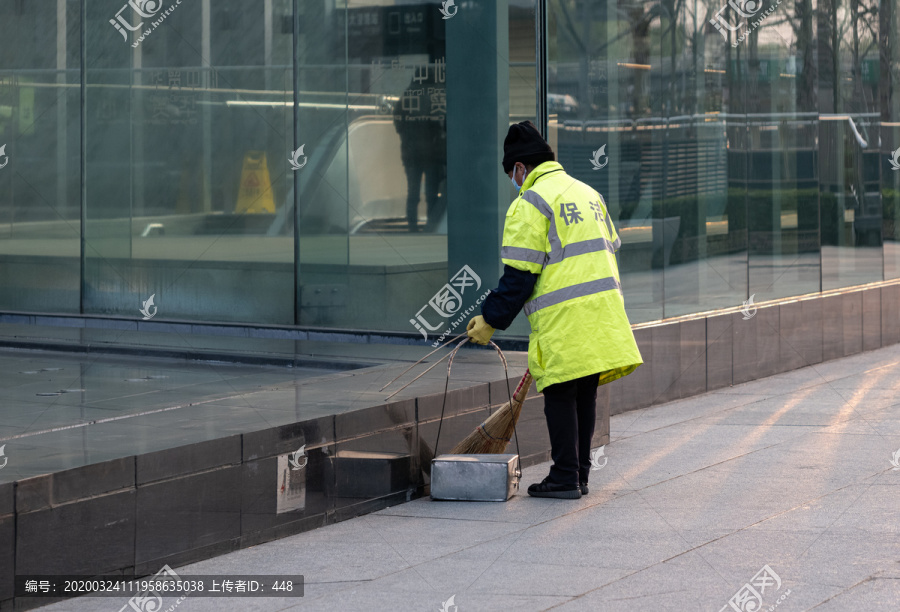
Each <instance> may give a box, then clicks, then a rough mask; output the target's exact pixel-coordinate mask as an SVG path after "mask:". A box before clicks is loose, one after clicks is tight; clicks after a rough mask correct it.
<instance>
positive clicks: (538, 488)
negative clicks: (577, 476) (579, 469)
mask: <svg viewBox="0 0 900 612" xmlns="http://www.w3.org/2000/svg"><path fill="white" fill-rule="evenodd" d="M528 494H529V495H531V496H532V497H555V498H557V499H581V489H580V488H579V487H578V485H566V484H556V483H555V482H550V477H549V476H548V477H547V478H544V480H543V481H541V482H540V483H534V484H533V485H531V486H530V487H528Z"/></svg>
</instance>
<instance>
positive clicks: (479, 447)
mask: <svg viewBox="0 0 900 612" xmlns="http://www.w3.org/2000/svg"><path fill="white" fill-rule="evenodd" d="M531 381H532V378H531V373H530V372H527V371H526V372H525V376H523V377H522V380H521V382H519V386H518V387H517V388H516V393H515V395H514V396H513V398H512V402H509V401H507V402H506V403H505V404H503V406H502V407H501V408H500V409H499V410H497V412H495V413H494V414H492V415H491V416H489V417H488V418H487V419H485V421H484V422H483V423H482V424H481V425H479V426H478V427H477V428H475V431H473V432H472V433H470V434H469V435H468V436H466V437H465V439H463V441H462V442H460V443H459V444H457V445H456V446H455V447H453V450H451V451H450V453H451V454H453V455H471V454H499V453H503V452H504V451H506V447H507V446H508V445H509V443H510V441H511V440H512V436H513V433H514V432H515V428H516V423H517V422H518V420H519V415H520V414H521V412H522V403H523V402H524V400H525V396H526V395H527V394H528V388H529V387H530V386H531Z"/></svg>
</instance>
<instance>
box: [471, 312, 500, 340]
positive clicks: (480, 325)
mask: <svg viewBox="0 0 900 612" xmlns="http://www.w3.org/2000/svg"><path fill="white" fill-rule="evenodd" d="M466 331H467V332H468V336H469V339H471V340H472V342H474V343H475V344H487V343H488V342H490V340H491V336H493V335H494V332H495V331H497V330H496V329H494V328H493V327H491V326H490V325H488V324H487V322H485V320H484V317H482V316H481V315H478V316H477V317H474V318H473V319H472V320H471V321H469V324H468V325H467V326H466Z"/></svg>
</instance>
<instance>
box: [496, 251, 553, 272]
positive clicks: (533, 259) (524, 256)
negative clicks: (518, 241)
mask: <svg viewBox="0 0 900 612" xmlns="http://www.w3.org/2000/svg"><path fill="white" fill-rule="evenodd" d="M500 258H501V259H514V260H515V261H527V262H529V263H536V264H537V265H539V266H541V267H544V266H546V265H547V263H546V262H547V254H546V253H544V252H543V251H536V250H534V249H525V248H522V247H513V246H505V247H503V248H502V249H500Z"/></svg>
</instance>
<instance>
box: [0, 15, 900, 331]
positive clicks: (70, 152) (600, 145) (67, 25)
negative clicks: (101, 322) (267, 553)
mask: <svg viewBox="0 0 900 612" xmlns="http://www.w3.org/2000/svg"><path fill="white" fill-rule="evenodd" d="M48 2H49V5H52V6H53V8H54V9H55V10H47V7H46V6H43V5H41V7H40V8H39V7H38V6H37V5H35V4H34V3H27V2H13V1H8V2H0V147H4V148H0V278H3V279H4V282H3V283H0V309H2V310H5V311H32V312H65V313H79V312H82V313H87V314H101V315H114V316H124V317H129V318H137V319H141V318H143V319H147V318H151V317H155V318H156V319H157V320H198V321H231V322H245V323H264V324H280V325H301V326H305V327H313V328H340V329H361V330H386V331H399V332H411V333H417V334H421V335H422V336H424V337H425V338H427V339H428V341H434V340H435V339H436V338H437V337H439V336H440V335H441V334H444V333H447V332H448V331H449V332H450V333H451V334H452V335H456V334H458V333H460V332H461V331H462V329H463V328H462V327H460V325H462V324H464V319H466V318H468V316H471V312H470V313H468V314H467V313H466V311H467V310H468V309H469V308H470V307H472V308H474V305H475V302H476V301H477V298H478V297H480V296H481V295H482V294H483V293H484V292H485V291H486V290H487V289H489V288H491V287H494V286H496V280H497V278H498V276H499V274H500V272H501V265H500V262H499V245H500V235H501V232H502V223H503V218H504V215H505V211H506V207H507V206H508V204H509V202H510V200H511V199H512V198H513V197H514V194H513V190H512V188H511V186H510V184H509V181H508V180H507V178H506V176H505V175H504V174H503V173H502V171H501V168H500V158H501V157H502V141H503V136H504V135H505V133H506V130H507V127H508V125H509V124H510V123H512V122H516V121H521V120H524V119H530V120H532V121H534V122H536V123H537V124H539V125H540V124H541V123H542V122H543V121H544V120H545V117H544V113H546V114H547V117H546V119H547V120H548V139H549V140H550V142H551V144H552V145H553V146H554V148H555V149H556V150H557V153H558V158H559V160H560V162H561V163H562V164H563V166H564V167H565V168H566V170H567V171H568V172H569V173H570V174H571V175H573V176H575V177H576V178H578V179H580V180H582V181H585V182H586V183H588V184H590V185H592V186H593V187H595V188H596V189H598V190H599V191H600V192H601V193H602V194H603V196H604V198H605V199H606V201H607V204H608V206H609V209H610V210H611V211H612V214H613V217H614V219H615V220H616V223H617V225H618V227H619V234H620V235H621V236H622V239H623V243H624V246H623V248H622V250H621V251H620V253H619V264H620V268H621V271H622V279H623V285H624V291H625V294H626V306H627V308H628V311H629V314H630V316H631V320H632V322H643V321H651V320H658V319H662V318H666V317H672V316H678V315H683V314H689V313H696V312H703V311H709V310H714V309H717V308H725V307H733V306H738V305H740V304H741V302H742V301H744V300H746V299H747V298H748V297H750V296H751V295H752V296H754V298H755V301H757V302H759V301H763V300H767V299H775V298H780V297H787V296H792V295H800V294H807V293H811V292H816V291H820V290H828V289H833V288H839V287H847V286H852V285H858V284H862V283H868V282H873V281H878V280H882V279H891V278H897V277H898V276H900V248H898V238H900V228H898V226H897V223H896V221H895V219H896V218H897V210H898V208H900V173H898V172H895V171H894V170H895V166H896V169H900V155H897V154H894V153H893V152H894V151H895V150H897V149H898V148H900V103H898V100H897V99H896V96H894V94H893V92H894V90H895V88H894V87H893V82H894V80H895V79H897V78H898V75H900V71H898V61H900V57H898V54H900V50H896V49H895V48H894V47H896V46H897V45H896V43H892V42H891V41H893V40H895V39H896V36H895V34H896V32H897V29H898V23H897V20H898V16H897V11H896V7H895V6H894V5H893V3H890V2H887V3H882V4H881V5H878V4H876V3H874V2H871V1H869V2H867V1H866V0H854V1H853V2H851V3H846V2H839V1H838V0H780V1H778V0H763V1H762V2H758V1H749V0H747V1H744V0H723V1H722V2H721V3H720V2H718V0H716V1H712V2H701V1H700V0H697V1H693V0H692V1H691V2H676V1H675V0H662V1H657V2H632V1H628V2H624V1H623V2H617V1H609V0H603V1H597V0H546V2H545V4H539V2H538V0H501V1H489V0H469V1H467V2H459V3H454V4H453V5H447V4H445V3H444V2H442V1H440V0H408V1H407V0H365V1H363V0H259V2H255V3H246V2H244V3H241V2H238V1H237V0H219V1H216V2H213V1H212V0H167V1H166V2H160V1H159V0H48ZM49 5H48V6H49ZM542 14H545V15H546V20H543V19H542V18H541V15H542ZM545 23H546V31H541V32H540V33H539V34H540V36H538V35H537V34H538V32H537V29H538V28H543V27H544V26H543V24H545ZM82 40H83V41H84V43H83V45H84V46H83V47H82ZM539 41H540V42H543V41H546V45H547V60H546V61H545V62H544V61H542V60H541V58H542V57H543V56H542V54H541V50H540V44H539ZM545 84H546V85H545ZM151 297H152V298H153V300H152V303H150V302H149V301H148V300H149V299H150V298H151ZM526 332H527V322H526V321H525V320H524V317H520V319H519V320H517V322H516V323H515V324H514V326H513V328H512V329H511V330H510V332H508V333H510V334H515V335H523V334H525V333H526Z"/></svg>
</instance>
